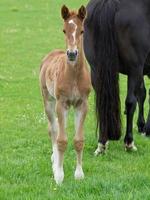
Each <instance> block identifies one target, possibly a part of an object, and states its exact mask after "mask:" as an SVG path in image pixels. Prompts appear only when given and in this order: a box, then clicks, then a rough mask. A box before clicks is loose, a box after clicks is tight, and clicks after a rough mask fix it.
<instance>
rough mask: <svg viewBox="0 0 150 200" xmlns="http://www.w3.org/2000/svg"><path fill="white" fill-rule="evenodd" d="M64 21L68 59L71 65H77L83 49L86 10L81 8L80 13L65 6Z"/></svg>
mask: <svg viewBox="0 0 150 200" xmlns="http://www.w3.org/2000/svg"><path fill="white" fill-rule="evenodd" d="M61 15H62V18H63V19H64V29H63V32H64V34H65V38H66V45H67V52H66V53H67V58H68V61H69V63H73V64H74V63H76V62H77V58H78V55H79V53H80V50H81V47H82V35H83V31H84V30H83V22H84V19H85V16H86V9H85V7H84V6H81V7H80V8H79V10H78V12H74V11H69V9H68V8H67V7H66V6H65V5H64V6H63V7H62V9H61Z"/></svg>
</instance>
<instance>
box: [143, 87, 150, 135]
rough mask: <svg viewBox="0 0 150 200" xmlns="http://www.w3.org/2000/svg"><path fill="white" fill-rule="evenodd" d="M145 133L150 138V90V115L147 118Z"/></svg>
mask: <svg viewBox="0 0 150 200" xmlns="http://www.w3.org/2000/svg"><path fill="white" fill-rule="evenodd" d="M144 131H145V134H146V136H150V90H149V113H148V117H147V122H146V124H145V127H144Z"/></svg>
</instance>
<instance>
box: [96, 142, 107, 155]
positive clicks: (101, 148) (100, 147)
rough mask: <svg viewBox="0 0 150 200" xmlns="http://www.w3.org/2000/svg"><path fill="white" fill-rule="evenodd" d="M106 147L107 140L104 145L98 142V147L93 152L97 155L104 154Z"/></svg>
mask: <svg viewBox="0 0 150 200" xmlns="http://www.w3.org/2000/svg"><path fill="white" fill-rule="evenodd" d="M107 148H108V142H106V144H105V145H104V144H102V143H98V147H97V149H96V151H95V152H94V155H95V156H98V155H102V154H105V152H106V150H107Z"/></svg>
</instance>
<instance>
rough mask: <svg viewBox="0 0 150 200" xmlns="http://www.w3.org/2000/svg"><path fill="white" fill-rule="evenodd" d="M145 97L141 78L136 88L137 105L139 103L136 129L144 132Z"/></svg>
mask: <svg viewBox="0 0 150 200" xmlns="http://www.w3.org/2000/svg"><path fill="white" fill-rule="evenodd" d="M145 98H146V89H145V84H144V80H143V81H142V83H141V85H140V87H139V89H138V90H137V100H138V105H139V114H138V120H137V126H138V131H139V132H140V133H143V132H144V126H145V119H144V101H145Z"/></svg>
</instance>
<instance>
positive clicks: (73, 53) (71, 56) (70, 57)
mask: <svg viewBox="0 0 150 200" xmlns="http://www.w3.org/2000/svg"><path fill="white" fill-rule="evenodd" d="M77 56H78V50H69V49H68V50H67V57H68V60H69V61H75V60H76V58H77Z"/></svg>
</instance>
